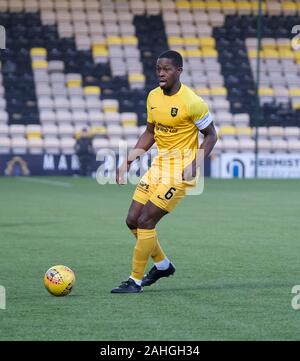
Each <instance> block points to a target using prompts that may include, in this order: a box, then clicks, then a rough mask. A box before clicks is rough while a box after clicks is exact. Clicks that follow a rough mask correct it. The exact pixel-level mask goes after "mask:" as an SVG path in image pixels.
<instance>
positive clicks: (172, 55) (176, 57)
mask: <svg viewBox="0 0 300 361" xmlns="http://www.w3.org/2000/svg"><path fill="white" fill-rule="evenodd" d="M162 58H167V59H171V60H172V62H173V65H175V66H178V67H179V68H182V65H183V60H182V56H181V55H180V54H179V53H178V52H177V51H175V50H167V51H164V52H163V53H161V54H160V55H159V57H158V59H162Z"/></svg>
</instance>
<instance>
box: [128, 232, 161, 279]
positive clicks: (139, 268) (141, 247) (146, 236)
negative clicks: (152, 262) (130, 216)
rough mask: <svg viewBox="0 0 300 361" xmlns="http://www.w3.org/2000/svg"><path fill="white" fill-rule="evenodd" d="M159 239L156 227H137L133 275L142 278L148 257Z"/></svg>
mask: <svg viewBox="0 0 300 361" xmlns="http://www.w3.org/2000/svg"><path fill="white" fill-rule="evenodd" d="M156 240H157V236H156V230H155V229H140V228H138V229H137V241H136V244H135V247H134V251H133V257H132V273H131V277H133V278H135V279H137V280H141V279H142V278H143V277H144V272H145V268H146V266H147V262H148V259H149V257H150V255H151V254H152V252H153V250H154V247H155V243H156Z"/></svg>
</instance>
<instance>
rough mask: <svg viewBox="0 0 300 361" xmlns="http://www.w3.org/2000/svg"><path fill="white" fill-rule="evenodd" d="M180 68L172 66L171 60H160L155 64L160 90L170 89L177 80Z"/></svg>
mask: <svg viewBox="0 0 300 361" xmlns="http://www.w3.org/2000/svg"><path fill="white" fill-rule="evenodd" d="M181 72H182V68H180V67H177V66H175V65H174V64H173V62H172V60H171V59H167V58H161V59H158V60H157V63H156V75H157V78H158V82H159V86H160V87H161V89H171V88H172V87H173V86H174V84H176V82H178V80H179V76H180V74H181Z"/></svg>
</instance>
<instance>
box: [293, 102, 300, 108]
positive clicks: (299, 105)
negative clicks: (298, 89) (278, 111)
mask: <svg viewBox="0 0 300 361" xmlns="http://www.w3.org/2000/svg"><path fill="white" fill-rule="evenodd" d="M293 109H294V110H298V109H300V102H297V103H293Z"/></svg>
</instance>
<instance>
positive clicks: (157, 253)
mask: <svg viewBox="0 0 300 361" xmlns="http://www.w3.org/2000/svg"><path fill="white" fill-rule="evenodd" d="M131 232H132V234H133V235H134V237H135V238H137V229H131ZM151 257H152V259H153V261H154V262H155V263H158V262H161V261H162V260H164V259H165V258H166V255H165V253H164V251H163V249H162V248H161V245H160V243H159V242H158V239H157V237H156V242H155V247H154V249H153V252H152V253H151Z"/></svg>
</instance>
